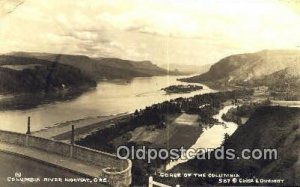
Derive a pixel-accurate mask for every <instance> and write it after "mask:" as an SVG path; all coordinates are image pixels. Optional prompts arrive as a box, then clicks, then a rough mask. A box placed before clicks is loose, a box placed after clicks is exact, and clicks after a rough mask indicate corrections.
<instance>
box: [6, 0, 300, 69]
mask: <svg viewBox="0 0 300 187" xmlns="http://www.w3.org/2000/svg"><path fill="white" fill-rule="evenodd" d="M0 7H1V8H0V53H6V52H11V51H36V52H54V53H71V54H84V55H89V56H94V57H98V56H99V57H119V58H124V59H132V60H151V61H153V62H154V63H156V64H159V65H164V64H167V63H180V64H206V63H213V62H216V61H217V60H219V59H220V58H222V57H224V56H227V55H230V54H233V53H242V52H254V51H259V50H262V49H282V48H287V49H300V8H299V7H300V1H299V0H226V1H225V0H184V1H183V0H25V1H24V2H23V1H22V0H0Z"/></svg>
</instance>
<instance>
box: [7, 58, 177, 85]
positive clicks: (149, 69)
mask: <svg viewBox="0 0 300 187" xmlns="http://www.w3.org/2000/svg"><path fill="white" fill-rule="evenodd" d="M2 56H3V55H2ZM6 56H19V57H31V58H35V59H40V60H47V61H52V62H54V61H56V62H59V63H62V64H66V65H70V66H73V67H76V68H78V69H80V70H81V71H82V72H83V73H85V74H86V75H89V76H91V77H92V78H93V79H95V80H103V79H104V80H105V79H131V78H134V77H148V76H159V75H167V74H171V75H176V74H178V72H175V71H171V72H169V71H167V70H165V69H163V68H160V67H158V66H157V65H155V64H153V63H152V62H150V61H132V60H123V59H119V58H91V57H88V56H85V55H70V54H53V53H35V52H12V53H8V54H7V55H6Z"/></svg>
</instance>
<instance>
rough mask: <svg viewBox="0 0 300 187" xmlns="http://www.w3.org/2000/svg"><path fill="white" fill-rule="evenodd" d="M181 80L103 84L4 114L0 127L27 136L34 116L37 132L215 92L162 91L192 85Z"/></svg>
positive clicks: (160, 78)
mask: <svg viewBox="0 0 300 187" xmlns="http://www.w3.org/2000/svg"><path fill="white" fill-rule="evenodd" d="M178 78H182V77H179V76H155V77H140V78H135V79H133V80H131V81H124V80H116V81H105V82H99V83H98V84H97V87H96V89H94V90H91V91H88V92H85V93H84V94H82V95H81V96H79V97H77V98H76V99H72V100H68V101H62V102H61V101H60V102H53V103H50V104H44V105H40V106H38V107H35V108H32V109H26V110H7V111H5V110H4V111H1V112H0V121H1V126H0V128H1V129H2V130H9V131H15V132H23V133H24V132H26V129H27V117H28V116H31V130H32V131H37V130H41V129H44V128H47V127H51V126H53V125H55V124H59V123H62V122H66V121H71V120H77V119H83V118H87V117H95V116H108V115H115V114H119V113H127V112H133V111H134V110H135V109H142V108H145V107H146V106H150V105H152V104H155V103H160V102H163V101H166V100H170V99H174V98H178V97H191V96H193V95H196V94H204V93H210V92H214V90H211V89H209V88H208V87H207V86H204V85H203V86H204V89H202V90H199V91H195V92H191V93H186V94H172V95H167V94H165V92H164V91H162V90H161V88H165V87H167V86H170V85H175V84H188V83H183V82H179V81H177V79H178ZM198 85H201V84H198Z"/></svg>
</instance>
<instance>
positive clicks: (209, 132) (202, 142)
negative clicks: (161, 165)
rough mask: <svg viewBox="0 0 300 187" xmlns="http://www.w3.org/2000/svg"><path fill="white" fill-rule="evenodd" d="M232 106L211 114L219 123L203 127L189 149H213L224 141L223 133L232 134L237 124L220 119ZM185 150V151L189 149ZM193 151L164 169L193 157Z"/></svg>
mask: <svg viewBox="0 0 300 187" xmlns="http://www.w3.org/2000/svg"><path fill="white" fill-rule="evenodd" d="M232 107H235V106H233V105H230V106H225V107H224V108H223V109H222V110H220V111H219V113H218V114H217V115H215V116H213V117H214V118H215V119H217V120H218V121H219V122H220V123H221V124H216V125H213V126H212V127H207V128H205V129H203V133H202V134H201V135H200V137H199V138H198V139H197V141H196V143H195V144H194V145H192V146H191V147H190V149H189V150H197V149H209V148H211V149H215V148H218V147H220V146H221V144H222V143H223V141H224V136H225V133H227V134H228V135H232V134H233V133H234V131H235V130H236V129H237V124H236V123H233V122H226V121H224V120H223V119H222V115H223V114H226V113H227V112H228V110H229V109H231V108H232ZM189 150H187V152H188V151H189ZM192 153H193V152H190V153H189V154H187V155H189V156H190V157H188V158H187V159H186V158H185V157H181V158H180V159H178V160H176V161H172V162H170V163H169V164H168V165H167V166H166V170H170V169H172V168H173V167H175V166H176V165H178V164H182V163H185V162H187V161H188V160H190V159H193V158H194V157H195V156H196V154H194V155H193V154H192Z"/></svg>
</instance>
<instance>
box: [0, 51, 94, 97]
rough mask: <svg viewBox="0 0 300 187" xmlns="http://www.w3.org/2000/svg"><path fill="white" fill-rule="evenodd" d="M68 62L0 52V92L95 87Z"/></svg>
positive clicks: (46, 91)
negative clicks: (67, 63)
mask: <svg viewBox="0 0 300 187" xmlns="http://www.w3.org/2000/svg"><path fill="white" fill-rule="evenodd" d="M95 86H96V82H95V81H94V80H92V79H91V78H90V77H88V76H86V75H84V74H82V73H81V71H80V70H79V69H77V68H74V67H72V66H68V65H64V64H59V63H54V62H50V61H46V60H40V59H34V58H29V57H15V56H0V93H1V94H5V93H13V94H20V93H26V92H28V93H29V92H30V93H33V92H41V91H42V92H45V93H48V92H54V91H58V90H70V89H80V88H89V87H95Z"/></svg>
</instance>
